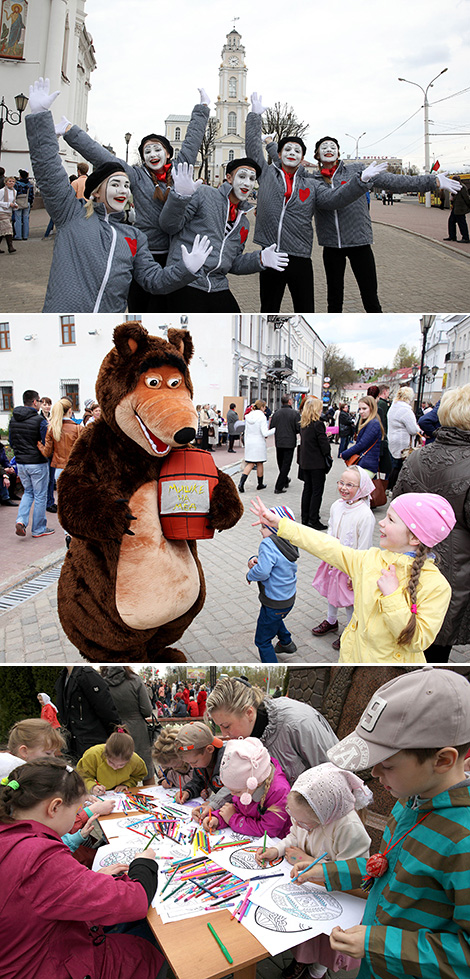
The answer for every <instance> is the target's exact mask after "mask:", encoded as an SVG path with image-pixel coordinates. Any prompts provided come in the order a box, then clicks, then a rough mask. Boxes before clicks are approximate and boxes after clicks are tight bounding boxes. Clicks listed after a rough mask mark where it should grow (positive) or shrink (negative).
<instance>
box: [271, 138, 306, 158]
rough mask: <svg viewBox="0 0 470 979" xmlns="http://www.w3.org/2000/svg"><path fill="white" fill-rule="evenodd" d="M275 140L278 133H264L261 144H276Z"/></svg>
mask: <svg viewBox="0 0 470 979" xmlns="http://www.w3.org/2000/svg"><path fill="white" fill-rule="evenodd" d="M275 138H276V133H263V135H262V137H261V142H262V143H274V140H275ZM304 163H305V161H304Z"/></svg>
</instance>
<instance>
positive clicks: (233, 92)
mask: <svg viewBox="0 0 470 979" xmlns="http://www.w3.org/2000/svg"><path fill="white" fill-rule="evenodd" d="M228 97H229V99H236V97H237V79H236V78H235V77H234V76H233V75H232V77H231V78H229V80H228Z"/></svg>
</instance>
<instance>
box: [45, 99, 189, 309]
mask: <svg viewBox="0 0 470 979" xmlns="http://www.w3.org/2000/svg"><path fill="white" fill-rule="evenodd" d="M26 134H27V137H28V143H29V151H30V155H31V163H32V167H33V170H34V175H35V177H36V180H37V182H38V185H39V188H40V190H41V194H42V197H43V200H44V204H45V206H46V209H47V211H48V213H49V215H50V217H51V218H52V220H53V221H54V224H55V225H56V227H57V236H56V240H55V244H54V254H53V257H52V265H51V271H50V276H49V283H48V286H47V292H46V298H45V302H44V307H43V312H45V313H97V312H101V313H122V312H124V311H125V309H126V307H127V294H128V291H129V286H130V283H131V279H132V275H134V278H135V279H136V280H137V282H138V283H139V285H141V286H142V288H143V289H145V290H146V291H147V292H163V293H167V292H174V291H175V290H176V289H179V288H181V286H184V285H187V283H188V282H190V281H191V279H192V278H193V275H192V273H191V272H188V270H187V269H186V268H185V266H184V265H183V262H182V260H181V253H180V254H179V256H178V262H177V264H175V265H173V266H171V267H169V266H168V265H167V267H166V268H165V269H162V268H161V266H160V265H159V264H158V263H157V262H155V261H154V260H153V258H152V256H151V254H150V252H149V249H148V245H147V239H146V236H145V235H144V234H143V232H142V231H139V230H138V229H136V228H133V227H132V226H131V225H129V224H125V223H124V222H123V214H122V213H119V214H118V213H116V214H109V215H108V214H107V213H106V208H105V206H104V204H97V205H96V206H95V208H94V213H93V214H92V215H91V216H90V217H89V218H87V217H86V210H85V208H84V207H83V205H82V204H81V203H80V201H78V200H77V198H76V197H75V194H74V192H73V190H72V188H71V186H70V183H69V179H68V176H67V173H66V171H65V169H64V167H63V166H62V160H61V158H60V155H59V150H58V145H57V136H56V134H55V129H54V121H53V118H52V115H51V113H50V112H37V113H34V114H32V115H29V116H26Z"/></svg>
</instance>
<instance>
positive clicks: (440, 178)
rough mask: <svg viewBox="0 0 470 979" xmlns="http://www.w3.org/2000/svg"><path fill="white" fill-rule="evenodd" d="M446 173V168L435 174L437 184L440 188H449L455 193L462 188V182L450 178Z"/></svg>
mask: <svg viewBox="0 0 470 979" xmlns="http://www.w3.org/2000/svg"><path fill="white" fill-rule="evenodd" d="M448 173H449V171H448V170H443V171H442V173H438V174H437V186H438V187H439V189H440V190H450V191H451V192H452V193H453V194H456V193H457V192H458V191H459V190H461V189H462V184H461V183H460V180H452V178H451V177H448V176H447V174H448Z"/></svg>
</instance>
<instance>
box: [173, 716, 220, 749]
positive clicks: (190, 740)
mask: <svg viewBox="0 0 470 979" xmlns="http://www.w3.org/2000/svg"><path fill="white" fill-rule="evenodd" d="M223 743H224V742H223V741H222V740H221V739H220V738H216V737H214V735H213V734H212V731H211V729H210V727H208V725H207V724H203V722H202V721H193V722H192V724H183V725H182V726H181V727H180V729H179V731H178V734H177V735H176V738H175V748H177V750H178V751H201V750H202V749H203V748H207V746H208V745H209V744H213V745H214V748H221V747H222V745H223Z"/></svg>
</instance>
